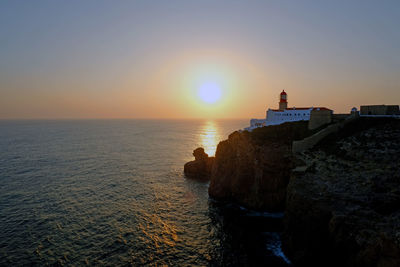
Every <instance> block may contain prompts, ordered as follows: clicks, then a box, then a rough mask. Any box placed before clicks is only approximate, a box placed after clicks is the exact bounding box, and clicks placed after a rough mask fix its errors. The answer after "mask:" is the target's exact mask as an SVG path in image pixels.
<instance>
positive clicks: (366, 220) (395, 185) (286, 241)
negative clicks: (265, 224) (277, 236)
mask: <svg viewBox="0 0 400 267" xmlns="http://www.w3.org/2000/svg"><path fill="white" fill-rule="evenodd" d="M399 140H400V121H399V120H385V119H365V118H362V119H359V120H358V121H356V122H354V123H352V124H350V125H349V126H348V127H346V128H344V129H342V130H341V131H340V132H339V133H338V134H337V135H336V136H332V137H331V138H330V139H328V140H325V141H324V142H322V143H321V144H320V145H318V147H317V148H315V149H314V150H312V151H309V152H307V153H304V154H302V155H299V156H298V157H299V158H300V162H305V163H306V164H305V166H300V167H298V168H297V169H295V170H294V171H293V172H292V176H291V179H290V182H289V185H288V188H287V203H286V206H287V208H286V212H285V219H284V224H285V225H284V228H285V230H284V234H283V245H284V250H285V252H286V254H287V255H288V256H289V258H290V259H291V260H292V261H293V263H295V265H296V266H311V265H319V266H400V161H399V159H400V141H399Z"/></svg>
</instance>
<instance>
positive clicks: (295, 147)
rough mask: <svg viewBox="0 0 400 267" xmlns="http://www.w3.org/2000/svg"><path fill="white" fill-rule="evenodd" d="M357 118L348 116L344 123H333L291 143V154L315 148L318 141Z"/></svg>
mask: <svg viewBox="0 0 400 267" xmlns="http://www.w3.org/2000/svg"><path fill="white" fill-rule="evenodd" d="M357 118H358V117H357V116H348V117H347V118H346V119H345V120H344V121H341V122H339V123H335V124H332V125H329V126H328V127H326V128H324V129H322V130H321V131H319V132H317V133H315V134H313V135H311V136H309V137H306V138H304V139H303V140H299V141H293V143H292V152H293V153H300V152H303V151H305V150H308V149H310V148H312V147H313V146H315V145H316V144H317V143H318V142H319V141H321V140H322V139H324V138H325V137H327V136H328V135H330V134H333V133H337V132H338V131H339V129H341V128H343V127H344V126H345V125H346V124H348V123H351V122H352V121H354V120H355V119H357Z"/></svg>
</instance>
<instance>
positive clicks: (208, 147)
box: [199, 121, 220, 156]
mask: <svg viewBox="0 0 400 267" xmlns="http://www.w3.org/2000/svg"><path fill="white" fill-rule="evenodd" d="M219 138H220V134H219V131H218V127H217V125H216V123H215V122H213V121H207V122H206V123H205V124H204V126H203V128H202V129H201V132H200V136H199V139H200V140H199V143H200V145H201V147H203V148H204V151H205V152H206V153H207V154H208V155H209V156H214V155H215V151H216V149H217V145H218V142H219V141H220V140H219Z"/></svg>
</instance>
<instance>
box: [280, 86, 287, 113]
mask: <svg viewBox="0 0 400 267" xmlns="http://www.w3.org/2000/svg"><path fill="white" fill-rule="evenodd" d="M280 96H281V97H280V99H279V110H285V109H287V94H286V92H285V90H283V91H282V93H281V95H280Z"/></svg>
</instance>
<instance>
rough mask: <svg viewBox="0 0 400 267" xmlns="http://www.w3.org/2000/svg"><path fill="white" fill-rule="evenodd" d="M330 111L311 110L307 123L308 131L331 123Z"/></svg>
mask: <svg viewBox="0 0 400 267" xmlns="http://www.w3.org/2000/svg"><path fill="white" fill-rule="evenodd" d="M332 113H333V112H332V110H318V109H313V110H312V111H311V114H310V121H309V122H308V129H310V130H314V129H317V128H318V127H320V126H322V125H325V124H329V123H331V122H332Z"/></svg>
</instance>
